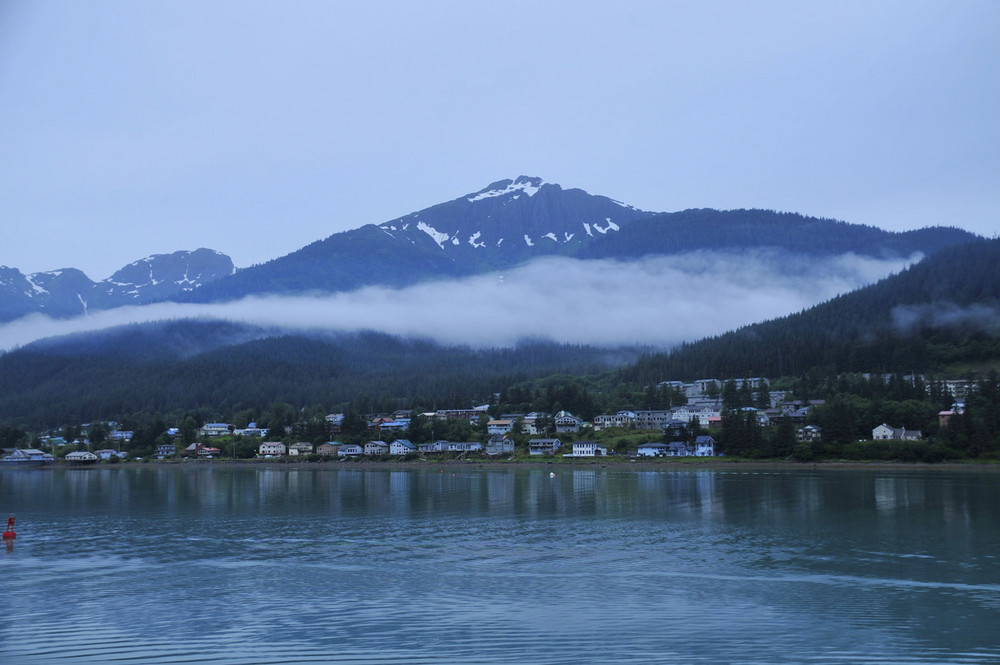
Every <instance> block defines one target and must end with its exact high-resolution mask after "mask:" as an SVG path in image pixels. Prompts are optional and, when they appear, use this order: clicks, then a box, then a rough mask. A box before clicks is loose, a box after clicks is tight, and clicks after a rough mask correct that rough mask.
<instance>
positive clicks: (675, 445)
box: [667, 441, 694, 457]
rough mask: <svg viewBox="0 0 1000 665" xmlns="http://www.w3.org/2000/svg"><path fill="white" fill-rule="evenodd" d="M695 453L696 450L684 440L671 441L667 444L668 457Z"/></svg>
mask: <svg viewBox="0 0 1000 665" xmlns="http://www.w3.org/2000/svg"><path fill="white" fill-rule="evenodd" d="M693 454H694V451H693V450H691V449H690V448H688V445H687V443H685V442H684V441H671V442H670V443H668V444H667V457H690V456H691V455H693Z"/></svg>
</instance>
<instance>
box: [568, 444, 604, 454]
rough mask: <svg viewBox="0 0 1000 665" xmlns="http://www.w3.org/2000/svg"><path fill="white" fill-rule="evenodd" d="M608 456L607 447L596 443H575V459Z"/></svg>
mask: <svg viewBox="0 0 1000 665" xmlns="http://www.w3.org/2000/svg"><path fill="white" fill-rule="evenodd" d="M607 454H608V448H607V446H605V445H604V444H601V443H597V442H596V441H575V442H574V443H573V457H604V456H605V455H607Z"/></svg>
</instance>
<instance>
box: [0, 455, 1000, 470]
mask: <svg viewBox="0 0 1000 665" xmlns="http://www.w3.org/2000/svg"><path fill="white" fill-rule="evenodd" d="M168 467H169V468H197V469H210V468H230V469H231V468H262V469H272V470H276V469H289V470H291V469H297V468H302V469H310V470H316V469H329V470H341V469H344V470H350V469H421V468H423V469H431V468H437V467H441V468H450V469H454V468H456V467H457V468H476V469H487V468H528V469H530V468H538V469H542V468H544V469H549V470H555V469H557V468H564V469H595V468H601V469H607V470H633V471H683V470H765V469H766V470H776V469H783V470H823V469H883V470H887V469H902V470H924V469H926V470H947V471H992V472H998V471H1000V462H994V461H961V462H954V461H952V462H940V463H928V462H888V461H872V462H865V461H858V460H827V461H810V462H797V461H791V460H744V459H728V460H726V459H705V458H698V459H697V460H687V459H671V460H666V459H661V460H634V459H628V460H614V461H608V460H604V459H600V460H598V459H594V460H587V461H583V460H579V459H574V460H565V461H564V460H537V461H536V460H512V461H508V460H478V459H477V460H432V459H428V460H405V461H404V460H399V461H393V460H352V461H350V462H342V461H337V460H330V461H301V462H300V461H298V460H296V461H277V460H257V459H237V460H232V459H216V460H169V461H166V460H161V461H145V460H144V461H142V462H121V463H116V464H73V463H63V462H57V463H55V464H43V465H35V466H30V467H0V468H26V469H73V470H90V469H114V468H119V469H156V468H168Z"/></svg>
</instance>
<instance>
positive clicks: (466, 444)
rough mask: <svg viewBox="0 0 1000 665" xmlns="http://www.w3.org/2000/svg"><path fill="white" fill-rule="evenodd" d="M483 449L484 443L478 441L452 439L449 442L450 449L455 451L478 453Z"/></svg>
mask: <svg viewBox="0 0 1000 665" xmlns="http://www.w3.org/2000/svg"><path fill="white" fill-rule="evenodd" d="M482 449H483V444H481V443H479V442H478V441H451V442H449V443H448V450H449V451H450V452H453V453H478V452H480V451H481V450H482Z"/></svg>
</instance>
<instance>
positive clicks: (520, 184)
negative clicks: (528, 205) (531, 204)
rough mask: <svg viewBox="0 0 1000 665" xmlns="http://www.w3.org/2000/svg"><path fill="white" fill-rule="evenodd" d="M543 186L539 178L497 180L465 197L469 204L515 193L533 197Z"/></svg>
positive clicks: (543, 182)
mask: <svg viewBox="0 0 1000 665" xmlns="http://www.w3.org/2000/svg"><path fill="white" fill-rule="evenodd" d="M545 184H547V183H546V182H545V181H544V180H542V179H541V178H534V177H531V176H526V175H521V176H518V177H517V178H515V179H514V180H510V179H507V180H497V181H496V182H494V183H491V184H490V185H487V186H486V187H485V188H484V189H481V190H479V191H478V192H476V193H475V194H472V195H470V196H468V197H466V199H467V200H468V201H469V203H475V202H476V201H481V200H483V199H489V198H494V197H497V196H504V195H507V194H515V193H523V194H526V195H527V196H534V195H535V194H536V193H537V192H538V190H539V189H541V188H542V185H545ZM556 187H558V185H556Z"/></svg>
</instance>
